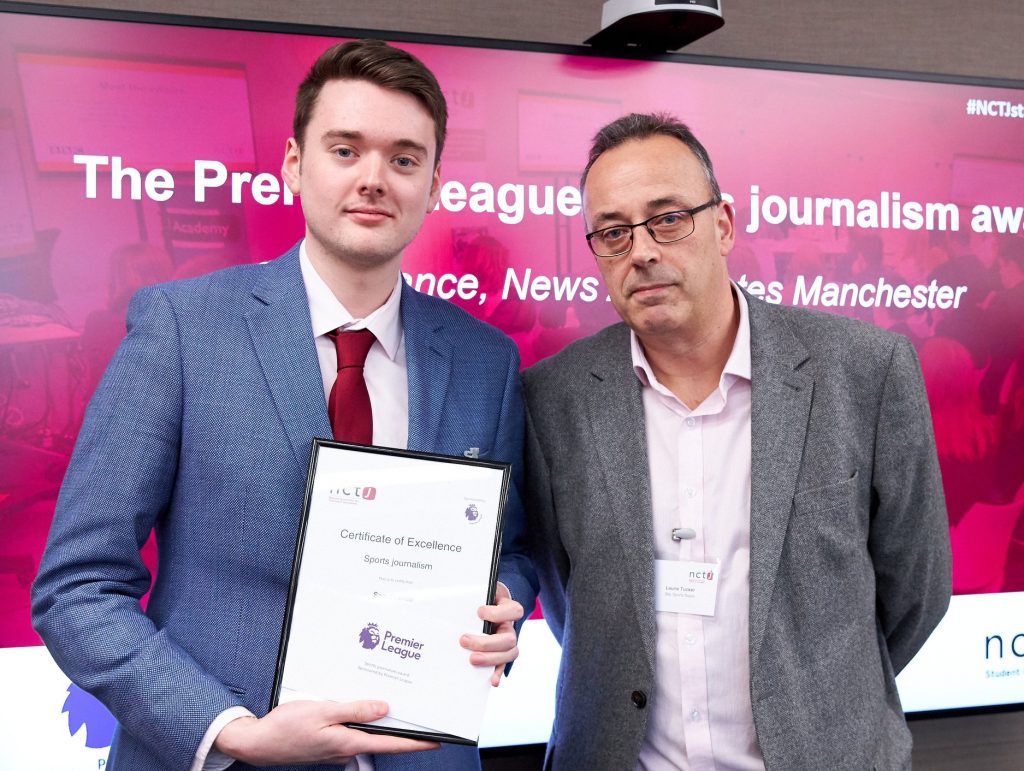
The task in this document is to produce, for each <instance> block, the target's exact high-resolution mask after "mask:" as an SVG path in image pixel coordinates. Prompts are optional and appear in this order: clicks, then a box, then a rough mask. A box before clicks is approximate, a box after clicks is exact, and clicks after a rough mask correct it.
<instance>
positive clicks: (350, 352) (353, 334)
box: [327, 329, 377, 371]
mask: <svg viewBox="0 0 1024 771" xmlns="http://www.w3.org/2000/svg"><path fill="white" fill-rule="evenodd" d="M327 335H328V337H330V338H331V339H332V340H334V349H335V350H336V351H337V352H338V370H339V371H341V370H342V369H344V368H345V367H362V366H363V364H365V363H366V354H367V353H369V351H370V348H371V346H373V341H374V340H376V339H377V338H375V337H374V336H373V332H371V331H370V330H369V329H356V330H352V331H344V330H341V329H335V330H334V331H333V332H328V333H327Z"/></svg>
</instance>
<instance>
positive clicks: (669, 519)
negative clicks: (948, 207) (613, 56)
mask: <svg viewBox="0 0 1024 771" xmlns="http://www.w3.org/2000/svg"><path fill="white" fill-rule="evenodd" d="M583 187H584V214H585V217H586V222H587V228H588V230H590V231H592V232H590V233H589V234H588V236H587V240H588V242H589V244H590V247H591V250H592V251H593V253H594V255H595V257H596V259H597V263H598V266H599V268H600V270H601V273H602V276H603V278H604V281H605V284H606V286H607V289H608V293H609V295H610V297H611V300H612V302H613V303H614V305H615V308H616V310H617V311H618V313H619V315H620V316H621V317H622V319H623V321H624V322H625V323H623V324H617V325H615V326H612V327H609V328H608V329H605V330H603V331H602V332H599V333H597V334H596V335H594V336H592V337H589V338H587V339H584V340H581V341H579V342H577V343H575V344H574V345H571V346H569V348H567V349H566V350H565V351H563V352H562V353H561V354H559V355H557V356H555V357H553V358H550V359H547V360H545V361H543V362H541V363H540V364H538V365H536V366H535V367H532V368H531V369H529V370H528V371H527V372H526V373H525V374H524V382H525V389H526V398H527V406H528V426H527V434H528V436H527V453H528V456H527V473H528V483H527V485H526V489H527V491H528V494H529V496H530V500H529V502H528V503H529V505H528V506H527V510H528V511H529V512H530V516H531V517H532V537H533V542H534V543H533V546H534V553H535V560H536V564H537V568H538V571H539V573H540V576H541V582H542V599H543V603H544V611H545V616H546V617H547V619H548V623H549V624H550V626H551V628H552V630H553V631H554V634H555V636H556V638H558V640H559V642H560V643H561V645H562V650H563V653H562V663H561V670H560V672H559V677H558V691H557V705H556V719H555V724H554V727H553V730H552V735H551V740H550V743H549V745H548V754H547V767H548V768H553V769H581V768H586V769H614V770H615V771H621V770H622V769H632V768H642V769H649V770H652V771H653V770H655V769H716V768H717V769H726V768H728V769H762V768H767V769H785V770H786V771H792V770H793V769H833V768H850V769H871V768H878V769H899V768H906V767H909V765H910V747H911V737H910V733H909V731H908V729H907V726H906V723H905V721H904V717H903V712H902V709H901V707H900V700H899V696H898V694H897V692H896V686H895V676H896V674H897V673H898V672H899V671H900V670H901V669H902V668H903V667H904V666H906V664H907V662H909V661H910V659H911V658H912V657H913V656H914V654H915V653H916V652H917V650H918V649H919V648H920V647H921V645H922V644H923V643H924V641H925V639H926V638H927V637H928V635H929V633H930V632H931V631H932V629H933V628H934V627H935V625H936V624H937V623H938V621H939V619H940V618H941V617H942V615H943V613H944V612H945V610H946V607H947V604H948V602H949V596H950V552H949V538H948V531H947V522H946V511H945V504H944V501H943V494H942V486H941V480H940V477H939V468H938V463H937V461H936V454H935V447H934V439H933V435H932V428H931V423H930V419H929V412H928V404H927V401H926V397H925V391H924V387H923V383H922V379H921V372H920V367H919V365H918V362H917V358H916V356H915V353H914V351H913V349H912V348H911V346H910V344H909V343H908V342H907V340H905V339H904V338H902V337H899V336H897V335H894V334H890V333H887V332H884V331H882V330H880V329H876V328H874V327H872V326H869V325H866V324H862V323H858V322H856V321H852V320H849V319H845V318H840V317H836V316H829V315H825V314H819V313H814V312H811V311H807V310H800V309H794V308H786V307H781V306H773V305H768V304H766V303H764V302H761V301H760V300H757V299H754V298H752V297H750V296H748V295H746V294H744V292H743V291H742V290H740V289H739V288H738V287H737V286H735V285H734V284H732V283H731V282H730V280H729V276H728V272H727V269H726V256H727V255H728V254H729V252H730V251H731V249H732V246H733V242H734V238H735V228H734V213H733V208H732V206H730V205H729V203H727V202H725V201H723V200H722V197H721V192H720V190H719V187H718V183H717V181H716V180H715V176H714V172H713V169H712V165H711V161H710V159H709V158H708V155H707V152H706V151H705V149H704V148H703V146H701V144H700V143H699V142H698V141H697V139H696V138H695V137H694V136H693V134H692V133H691V132H690V131H689V130H688V129H687V128H686V126H684V125H682V124H681V123H679V122H678V121H676V120H675V119H673V118H671V117H670V116H664V115H630V116H626V117H625V118H621V119H619V120H617V121H615V122H614V123H612V124H609V125H608V126H606V127H605V128H604V129H602V130H601V131H600V132H599V133H598V135H597V137H596V139H595V144H594V147H593V149H592V151H591V156H590V163H589V164H588V166H587V169H586V171H585V172H584V176H583Z"/></svg>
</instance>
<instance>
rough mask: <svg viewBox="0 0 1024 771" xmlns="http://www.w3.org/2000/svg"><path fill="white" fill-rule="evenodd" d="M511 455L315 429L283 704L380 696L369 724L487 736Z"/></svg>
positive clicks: (423, 733)
mask: <svg viewBox="0 0 1024 771" xmlns="http://www.w3.org/2000/svg"><path fill="white" fill-rule="evenodd" d="M508 475H509V467H508V464H503V463H492V462H488V461H480V460H468V459H464V458H451V457H448V456H439V455H428V454H424V453H412V452H405V451H398V450H388V449H382V448H377V447H363V446H359V445H348V444H342V443H339V442H328V441H324V440H320V439H317V440H314V443H313V454H312V458H311V460H310V470H309V478H308V480H307V485H306V500H305V506H304V512H303V519H302V523H301V525H300V529H299V537H298V543H297V545H296V550H295V563H294V568H293V572H292V585H291V595H290V599H289V604H288V611H287V614H286V619H285V624H284V630H283V632H282V638H281V653H280V658H279V661H278V668H277V677H276V679H275V685H274V699H275V700H274V704H278V703H284V702H287V701H294V700H296V699H330V700H332V701H339V702H349V701H356V700H360V699H381V700H384V701H386V702H388V704H389V706H390V708H391V711H390V713H389V715H388V717H387V718H385V719H384V720H382V721H377V722H375V723H373V724H371V725H370V726H359V727H360V728H364V729H366V728H368V729H369V730H377V731H381V732H385V733H394V734H399V735H404V736H417V737H422V738H429V739H433V740H436V741H437V740H439V741H451V742H458V743H465V744H475V743H476V740H477V737H478V735H479V730H480V724H481V722H482V719H483V711H484V706H485V704H486V701H487V695H488V693H489V691H490V688H491V686H490V675H491V672H492V671H493V670H492V668H491V667H474V666H472V665H471V664H470V663H469V651H467V650H465V649H464V648H462V647H461V646H460V645H459V638H460V636H461V635H462V634H464V633H466V632H479V631H480V630H481V627H482V622H481V621H480V619H479V617H478V616H477V614H476V611H477V608H478V607H479V606H480V605H484V604H486V603H488V602H490V601H491V598H492V597H493V596H494V582H495V578H496V573H497V560H498V555H499V553H500V547H501V521H502V513H503V509H504V503H505V496H506V493H507V488H508Z"/></svg>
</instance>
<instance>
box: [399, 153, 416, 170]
mask: <svg viewBox="0 0 1024 771" xmlns="http://www.w3.org/2000/svg"><path fill="white" fill-rule="evenodd" d="M395 163H396V164H398V165H399V166H401V167H402V168H404V169H408V168H411V167H413V166H415V165H416V161H414V160H413V159H412V158H409V157H408V156H405V155H403V156H401V157H399V158H395Z"/></svg>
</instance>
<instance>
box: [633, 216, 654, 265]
mask: <svg viewBox="0 0 1024 771" xmlns="http://www.w3.org/2000/svg"><path fill="white" fill-rule="evenodd" d="M660 247H661V245H660V244H659V243H658V242H657V241H655V240H654V236H652V235H651V234H650V231H648V230H647V228H645V227H644V226H643V225H641V226H639V227H635V228H633V248H632V249H630V250H629V259H630V260H632V261H633V263H634V264H635V265H643V264H646V263H649V262H657V261H658V260H660V259H661V251H660Z"/></svg>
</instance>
